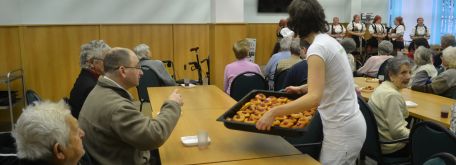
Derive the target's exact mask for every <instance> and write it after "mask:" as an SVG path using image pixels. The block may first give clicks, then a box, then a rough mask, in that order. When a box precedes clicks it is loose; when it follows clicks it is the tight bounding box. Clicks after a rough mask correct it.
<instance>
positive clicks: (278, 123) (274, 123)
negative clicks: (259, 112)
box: [272, 120, 280, 126]
mask: <svg viewBox="0 0 456 165" xmlns="http://www.w3.org/2000/svg"><path fill="white" fill-rule="evenodd" d="M278 125H280V120H274V122H272V126H278Z"/></svg>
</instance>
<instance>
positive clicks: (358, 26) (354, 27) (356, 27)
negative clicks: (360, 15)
mask: <svg viewBox="0 0 456 165" xmlns="http://www.w3.org/2000/svg"><path fill="white" fill-rule="evenodd" d="M347 29H348V30H349V31H354V32H365V31H366V27H365V26H364V24H363V23H361V22H360V23H356V22H350V23H349V24H348V25H347Z"/></svg>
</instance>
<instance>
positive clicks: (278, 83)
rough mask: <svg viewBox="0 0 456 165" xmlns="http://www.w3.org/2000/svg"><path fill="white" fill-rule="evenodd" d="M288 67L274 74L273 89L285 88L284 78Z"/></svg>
mask: <svg viewBox="0 0 456 165" xmlns="http://www.w3.org/2000/svg"><path fill="white" fill-rule="evenodd" d="M289 70H290V69H285V70H282V71H280V72H279V73H277V74H276V75H275V76H274V90H275V91H279V90H281V89H283V88H285V78H286V77H287V74H288V71H289Z"/></svg>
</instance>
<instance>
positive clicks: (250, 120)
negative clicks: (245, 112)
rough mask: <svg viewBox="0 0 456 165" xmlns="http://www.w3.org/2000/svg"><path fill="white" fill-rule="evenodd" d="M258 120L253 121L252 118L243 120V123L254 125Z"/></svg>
mask: <svg viewBox="0 0 456 165" xmlns="http://www.w3.org/2000/svg"><path fill="white" fill-rule="evenodd" d="M257 120H258V119H254V118H245V120H244V122H246V123H250V124H255V123H256V122H257Z"/></svg>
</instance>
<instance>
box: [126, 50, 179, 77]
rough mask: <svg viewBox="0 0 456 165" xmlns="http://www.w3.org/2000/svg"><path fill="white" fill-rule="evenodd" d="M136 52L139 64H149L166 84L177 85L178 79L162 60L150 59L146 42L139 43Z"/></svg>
mask: <svg viewBox="0 0 456 165" xmlns="http://www.w3.org/2000/svg"><path fill="white" fill-rule="evenodd" d="M134 52H135V53H136V55H137V56H138V58H139V64H140V65H141V66H147V67H149V68H150V69H152V70H153V71H154V72H155V73H156V74H157V76H158V78H160V82H162V83H163V85H164V86H175V85H177V83H176V81H175V80H174V79H173V78H172V77H171V76H170V75H169V73H168V72H167V71H166V68H165V65H163V62H161V61H160V60H152V59H150V51H149V46H147V45H146V44H139V45H138V46H136V47H135V49H134Z"/></svg>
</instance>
